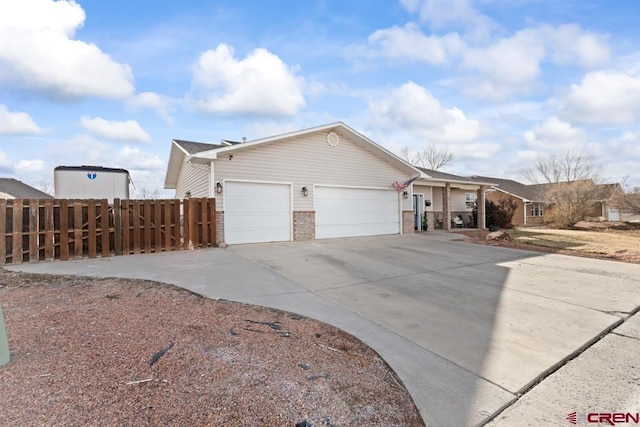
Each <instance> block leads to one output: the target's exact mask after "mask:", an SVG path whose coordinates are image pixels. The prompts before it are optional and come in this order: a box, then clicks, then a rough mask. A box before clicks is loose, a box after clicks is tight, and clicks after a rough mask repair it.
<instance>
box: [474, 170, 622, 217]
mask: <svg viewBox="0 0 640 427" xmlns="http://www.w3.org/2000/svg"><path fill="white" fill-rule="evenodd" d="M471 178H473V179H477V180H483V181H491V182H494V183H495V184H496V185H494V186H492V187H491V188H489V189H487V191H486V198H487V200H491V201H493V202H494V203H497V202H499V200H500V199H501V198H508V199H512V200H515V201H516V205H517V209H516V211H515V213H514V215H513V220H512V223H513V225H514V226H524V225H542V224H543V223H544V213H545V211H546V210H547V209H549V208H550V206H551V205H550V203H549V201H548V200H546V197H545V193H546V192H547V190H548V189H549V187H551V186H553V185H555V184H553V183H549V184H522V183H520V182H518V181H514V180H511V179H502V178H494V177H486V176H472V177H471ZM596 187H597V189H598V195H597V197H596V199H595V200H594V201H593V206H592V209H591V211H590V212H589V215H587V216H588V219H592V220H600V219H602V220H607V221H618V220H619V212H618V210H617V209H616V208H615V207H613V206H612V205H611V200H612V198H613V196H614V195H615V194H616V192H617V191H622V188H621V187H620V184H600V185H597V186H596Z"/></svg>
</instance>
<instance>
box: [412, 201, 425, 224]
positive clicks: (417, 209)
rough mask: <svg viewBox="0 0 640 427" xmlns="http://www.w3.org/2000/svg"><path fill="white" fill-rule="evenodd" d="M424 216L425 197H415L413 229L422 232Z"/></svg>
mask: <svg viewBox="0 0 640 427" xmlns="http://www.w3.org/2000/svg"><path fill="white" fill-rule="evenodd" d="M423 214H424V195H422V194H414V195H413V229H414V230H418V231H420V230H422V215H423Z"/></svg>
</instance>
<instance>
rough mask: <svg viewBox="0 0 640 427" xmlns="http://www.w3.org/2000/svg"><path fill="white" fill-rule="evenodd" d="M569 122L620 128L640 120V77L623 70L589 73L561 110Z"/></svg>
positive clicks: (572, 86)
mask: <svg viewBox="0 0 640 427" xmlns="http://www.w3.org/2000/svg"><path fill="white" fill-rule="evenodd" d="M559 115H560V117H562V118H563V119H565V120H570V121H572V122H576V123H589V124H603V125H620V124H630V123H635V122H636V121H637V120H638V119H639V118H640V76H633V75H630V74H627V73H625V72H622V71H596V72H592V73H588V74H587V75H586V76H585V77H584V78H583V79H582V82H581V83H580V84H573V85H571V91H570V93H569V95H568V96H567V97H566V99H565V102H564V104H563V105H562V106H560V109H559Z"/></svg>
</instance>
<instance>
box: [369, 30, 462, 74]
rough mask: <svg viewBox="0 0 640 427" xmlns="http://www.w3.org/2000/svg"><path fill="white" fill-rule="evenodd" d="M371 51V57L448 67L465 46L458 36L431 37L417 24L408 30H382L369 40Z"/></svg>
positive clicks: (455, 34)
mask: <svg viewBox="0 0 640 427" xmlns="http://www.w3.org/2000/svg"><path fill="white" fill-rule="evenodd" d="M368 41H369V45H370V47H371V49H370V50H369V52H370V55H369V56H382V57H386V58H392V59H397V58H400V59H409V60H412V61H421V62H426V63H428V64H437V65H441V64H445V63H447V62H449V61H450V60H451V57H453V56H455V55H457V54H458V53H459V52H460V51H461V50H462V49H463V47H464V43H463V42H462V40H461V38H460V36H459V35H458V34H457V33H450V34H447V35H445V36H442V37H439V36H427V35H425V34H424V33H423V32H422V31H421V30H420V28H419V27H418V26H417V25H416V24H413V23H409V24H406V25H405V26H404V27H397V26H394V27H391V28H385V29H382V30H378V31H376V32H374V33H373V34H371V35H370V36H369V38H368Z"/></svg>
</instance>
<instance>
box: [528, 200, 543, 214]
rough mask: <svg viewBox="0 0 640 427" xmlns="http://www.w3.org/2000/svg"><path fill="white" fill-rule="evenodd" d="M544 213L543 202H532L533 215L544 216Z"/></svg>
mask: <svg viewBox="0 0 640 427" xmlns="http://www.w3.org/2000/svg"><path fill="white" fill-rule="evenodd" d="M543 214H544V206H543V205H542V203H531V216H542V215H543Z"/></svg>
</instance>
